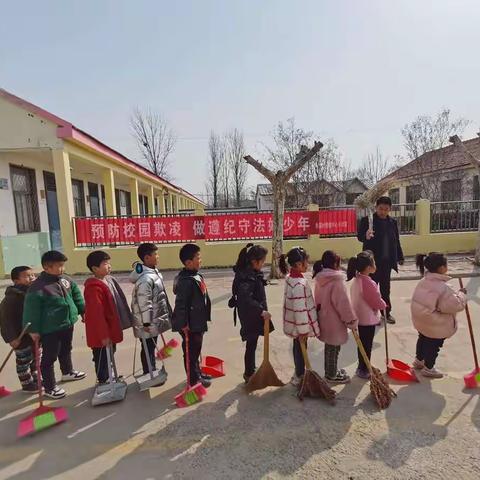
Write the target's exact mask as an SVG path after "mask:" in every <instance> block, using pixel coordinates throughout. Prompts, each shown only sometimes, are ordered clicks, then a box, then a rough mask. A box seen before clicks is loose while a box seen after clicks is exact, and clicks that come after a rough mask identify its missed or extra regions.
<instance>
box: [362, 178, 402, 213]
mask: <svg viewBox="0 0 480 480" xmlns="http://www.w3.org/2000/svg"><path fill="white" fill-rule="evenodd" d="M394 183H395V181H394V180H393V179H391V178H389V179H385V180H382V181H380V182H378V183H376V184H375V185H374V186H373V187H372V188H370V189H369V190H367V191H365V192H363V193H362V194H361V195H360V196H359V197H357V198H356V199H355V206H356V207H357V208H372V207H373V206H374V205H375V203H376V201H377V200H378V199H379V198H380V197H381V196H382V195H384V194H385V192H387V191H388V190H390V189H391V188H392V186H393V185H394Z"/></svg>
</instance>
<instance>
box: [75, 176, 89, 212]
mask: <svg viewBox="0 0 480 480" xmlns="http://www.w3.org/2000/svg"><path fill="white" fill-rule="evenodd" d="M75 185H77V186H78V188H79V193H80V196H79V197H75V188H74V187H75ZM72 200H73V209H74V212H75V217H86V216H87V207H86V205H85V183H84V181H83V180H79V179H77V178H72ZM78 207H80V208H78ZM79 210H80V211H79Z"/></svg>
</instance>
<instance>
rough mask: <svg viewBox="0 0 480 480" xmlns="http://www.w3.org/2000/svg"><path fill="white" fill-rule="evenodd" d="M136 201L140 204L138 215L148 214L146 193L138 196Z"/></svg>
mask: <svg viewBox="0 0 480 480" xmlns="http://www.w3.org/2000/svg"><path fill="white" fill-rule="evenodd" d="M138 203H139V204H140V215H148V198H147V196H146V195H139V196H138Z"/></svg>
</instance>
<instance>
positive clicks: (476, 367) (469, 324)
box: [458, 277, 478, 370]
mask: <svg viewBox="0 0 480 480" xmlns="http://www.w3.org/2000/svg"><path fill="white" fill-rule="evenodd" d="M458 282H459V283H460V288H463V281H462V279H461V278H460V277H459V278H458ZM465 313H466V314H467V321H468V331H469V332H470V341H471V342H472V350H473V361H474V362H475V370H478V356H477V347H476V346H475V337H474V335H473V326H472V319H471V318H470V309H469V308H468V303H467V302H465Z"/></svg>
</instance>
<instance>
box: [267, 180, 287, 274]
mask: <svg viewBox="0 0 480 480" xmlns="http://www.w3.org/2000/svg"><path fill="white" fill-rule="evenodd" d="M272 187H273V239H272V266H271V268H270V278H282V276H283V275H282V273H281V272H280V270H279V268H278V260H279V258H280V255H282V253H283V217H284V214H285V196H286V189H287V188H286V187H287V186H286V184H285V182H284V181H283V180H280V179H276V181H275V182H274V183H272Z"/></svg>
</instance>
